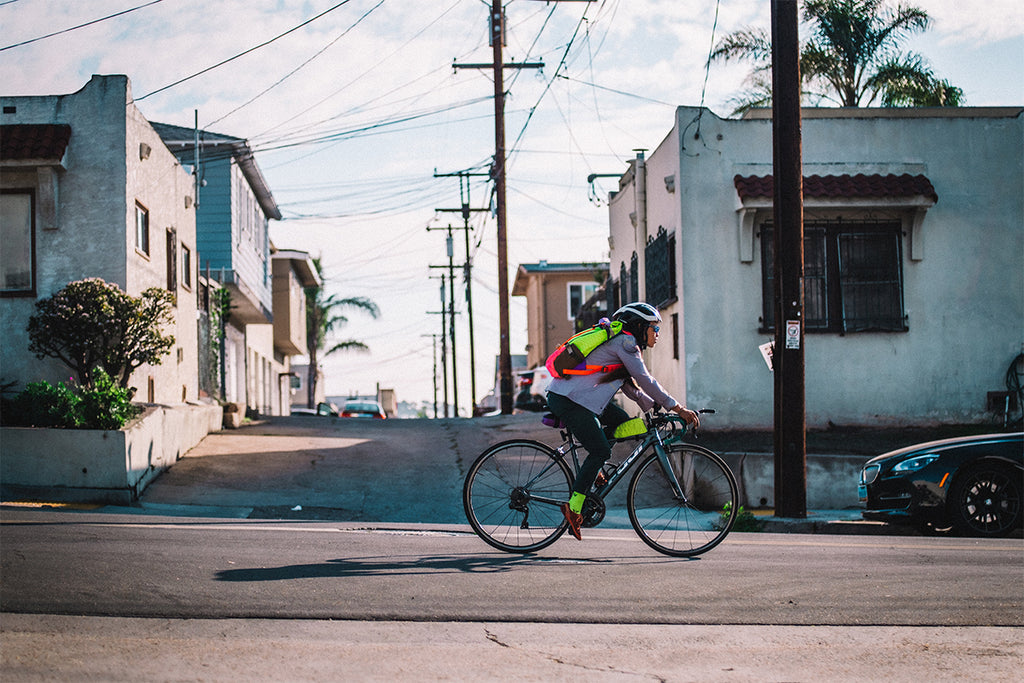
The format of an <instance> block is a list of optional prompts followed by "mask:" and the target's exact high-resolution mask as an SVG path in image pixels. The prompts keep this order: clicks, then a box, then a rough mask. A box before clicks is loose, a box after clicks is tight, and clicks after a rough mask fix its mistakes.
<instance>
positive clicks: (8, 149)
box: [0, 123, 71, 164]
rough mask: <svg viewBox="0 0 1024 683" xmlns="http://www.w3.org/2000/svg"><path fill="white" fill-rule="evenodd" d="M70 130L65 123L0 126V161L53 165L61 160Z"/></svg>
mask: <svg viewBox="0 0 1024 683" xmlns="http://www.w3.org/2000/svg"><path fill="white" fill-rule="evenodd" d="M69 140H71V126H69V125H67V124H66V123H11V124H6V125H2V126H0V161H5V162H21V163H26V162H38V163H48V164H56V163H60V161H61V159H63V158H64V152H65V150H67V147H68V141H69Z"/></svg>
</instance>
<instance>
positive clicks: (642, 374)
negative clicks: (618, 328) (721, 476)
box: [548, 332, 679, 415]
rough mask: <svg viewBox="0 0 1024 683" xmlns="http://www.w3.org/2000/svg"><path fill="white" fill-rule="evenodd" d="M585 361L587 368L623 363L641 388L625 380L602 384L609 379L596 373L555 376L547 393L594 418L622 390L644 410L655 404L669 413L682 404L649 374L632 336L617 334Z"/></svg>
mask: <svg viewBox="0 0 1024 683" xmlns="http://www.w3.org/2000/svg"><path fill="white" fill-rule="evenodd" d="M586 362H587V365H614V364H618V363H621V364H622V365H624V366H625V369H626V370H627V371H628V372H629V375H630V377H632V378H633V379H634V380H636V383H637V385H639V387H640V389H639V390H637V388H636V387H634V386H633V384H632V382H625V380H624V379H616V380H612V381H610V382H606V381H603V380H605V379H606V378H607V377H608V376H607V375H606V374H605V373H601V372H597V373H594V374H593V375H570V376H569V377H567V378H565V379H562V378H559V377H555V378H553V379H552V380H551V384H549V385H548V391H549V392H551V393H553V394H559V395H560V396H565V397H566V398H568V399H569V400H571V401H573V402H575V403H578V404H579V405H581V406H583V407H584V408H586V409H587V410H589V411H591V412H593V413H594V414H595V415H600V414H601V413H603V412H604V409H605V407H607V405H608V403H609V402H610V401H611V400H612V397H613V396H615V393H616V392H617V391H618V390H619V389H622V393H624V394H626V396H628V397H629V398H630V399H632V400H633V401H635V402H636V403H637V404H638V405H639V406H640V408H641V410H644V411H647V410H650V409H651V408H653V407H654V406H655V404H657V405H660V406H661V407H662V408H664V409H666V410H670V409H672V408H674V407H675V406H676V405H678V404H679V401H677V400H675V399H674V398H672V396H670V395H669V393H668V392H667V391H665V390H664V389H663V388H662V386H661V385H660V384H658V380H656V379H654V377H652V376H651V373H650V372H648V371H647V366H646V365H644V359H643V357H642V356H641V355H640V347H639V346H638V345H637V343H636V339H634V338H633V335H631V334H629V333H628V332H623V333H621V334H618V335H616V336H614V337H612V338H611V339H609V340H608V341H607V342H605V343H604V344H601V345H600V346H598V347H597V348H596V349H594V350H593V351H591V353H590V355H589V356H587V361H586Z"/></svg>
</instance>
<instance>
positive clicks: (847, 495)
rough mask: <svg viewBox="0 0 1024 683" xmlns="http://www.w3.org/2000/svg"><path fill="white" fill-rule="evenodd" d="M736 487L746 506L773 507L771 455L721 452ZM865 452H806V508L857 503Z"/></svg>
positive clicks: (833, 506) (773, 484)
mask: <svg viewBox="0 0 1024 683" xmlns="http://www.w3.org/2000/svg"><path fill="white" fill-rule="evenodd" d="M722 457H724V458H725V460H726V462H728V463H729V467H730V468H731V469H732V471H733V474H735V475H736V481H737V484H739V487H740V501H741V503H742V504H743V505H744V506H745V507H747V508H748V509H749V508H758V507H775V456H774V455H773V454H771V453H725V454H723V455H722ZM869 459H870V458H869V456H865V455H858V456H853V455H812V454H808V455H807V509H808V510H843V509H846V508H851V507H858V506H859V505H860V503H859V502H858V500H857V481H858V479H859V477H860V470H861V468H862V467H863V466H864V463H865V462H867V461H868V460H869Z"/></svg>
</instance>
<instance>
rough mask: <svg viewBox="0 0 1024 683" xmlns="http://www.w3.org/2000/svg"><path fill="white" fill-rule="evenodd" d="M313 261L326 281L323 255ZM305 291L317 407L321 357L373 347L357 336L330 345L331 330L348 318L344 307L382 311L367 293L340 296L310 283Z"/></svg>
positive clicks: (310, 395)
mask: <svg viewBox="0 0 1024 683" xmlns="http://www.w3.org/2000/svg"><path fill="white" fill-rule="evenodd" d="M313 265H314V267H315V268H316V272H317V274H318V275H320V281H321V282H323V281H324V278H323V269H322V267H321V265H320V259H319V258H314V259H313ZM305 291H306V352H307V355H308V356H309V368H308V372H309V374H308V381H307V383H306V388H307V397H306V405H307V407H309V408H315V407H316V385H317V381H318V380H317V374H318V369H319V365H320V359H321V357H323V358H326V357H327V356H329V355H331V354H332V353H336V352H338V351H359V352H364V353H365V352H367V351H369V350H370V347H368V346H367V345H366V344H365V343H363V342H361V341H357V340H355V339H346V340H344V341H340V342H336V343H335V344H333V345H332V346H331V347H330V348H326V347H327V343H328V337H330V335H331V333H332V332H334V331H335V330H337V329H339V328H341V327H342V326H343V325H345V324H346V323H347V322H348V318H347V317H346V316H345V315H344V314H343V313H341V311H344V310H360V311H363V312H364V313H366V314H368V315H369V316H370V317H372V318H377V317H378V316H379V315H380V309H379V308H378V307H377V304H375V303H374V302H373V301H371V300H370V299H368V298H366V297H350V298H339V297H338V295H336V294H331V295H330V296H327V295H326V294H325V292H324V289H323V287H322V286H321V287H306V290H305ZM321 352H322V353H321Z"/></svg>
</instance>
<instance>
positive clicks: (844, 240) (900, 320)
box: [761, 219, 909, 333]
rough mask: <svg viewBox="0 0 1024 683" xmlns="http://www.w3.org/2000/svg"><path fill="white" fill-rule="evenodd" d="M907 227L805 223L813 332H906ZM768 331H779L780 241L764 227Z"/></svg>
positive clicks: (808, 317) (807, 308) (807, 313)
mask: <svg viewBox="0 0 1024 683" xmlns="http://www.w3.org/2000/svg"><path fill="white" fill-rule="evenodd" d="M901 230H902V228H901V225H900V224H899V223H898V222H894V221H856V222H848V221H843V220H842V219H837V220H834V221H813V222H808V223H806V224H805V225H804V282H803V284H804V320H805V321H806V322H805V325H806V329H807V331H809V332H837V333H847V332H905V331H907V329H909V328H908V325H907V318H906V314H905V312H904V309H903V271H902V263H903V258H902V239H901V238H902V232H901ZM761 254H762V257H763V258H762V282H763V287H762V293H763V301H762V321H763V329H764V330H766V331H772V330H774V329H775V304H774V302H775V242H774V229H773V226H772V224H771V223H765V224H764V225H762V226H761Z"/></svg>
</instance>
